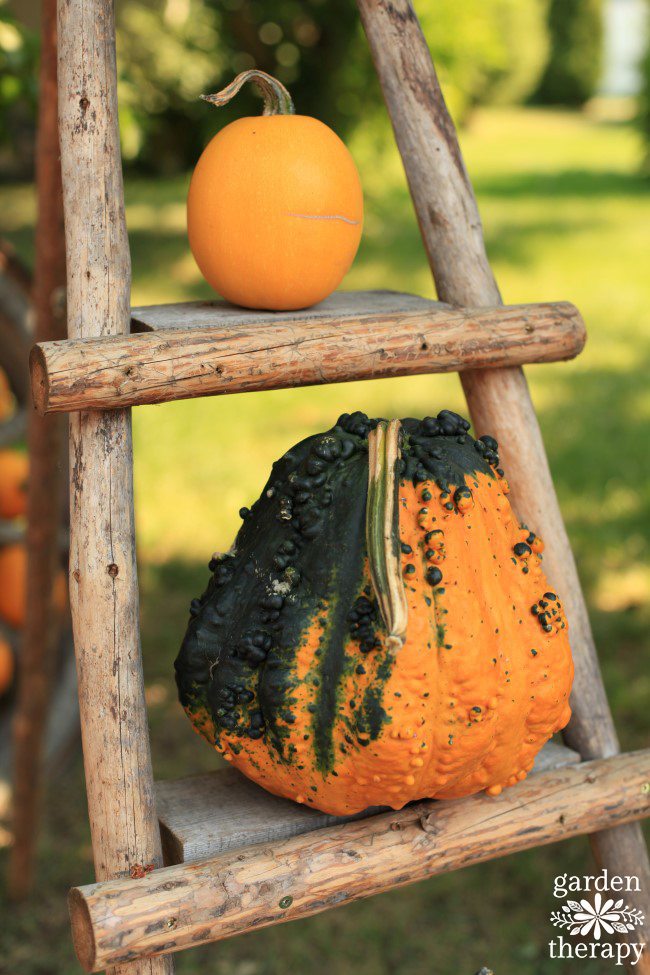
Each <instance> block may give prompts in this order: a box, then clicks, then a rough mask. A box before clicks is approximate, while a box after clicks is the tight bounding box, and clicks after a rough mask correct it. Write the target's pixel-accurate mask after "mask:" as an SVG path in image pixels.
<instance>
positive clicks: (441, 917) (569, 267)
mask: <svg viewBox="0 0 650 975" xmlns="http://www.w3.org/2000/svg"><path fill="white" fill-rule="evenodd" d="M462 143H463V151H464V153H465V158H466V162H467V166H468V169H469V171H470V174H471V176H472V179H473V181H474V185H475V187H476V190H477V194H478V197H479V203H480V208H481V213H482V217H483V222H484V227H485V233H486V240H487V246H488V251H489V256H490V259H491V261H492V264H493V267H494V270H495V272H496V276H497V280H498V282H499V284H500V286H501V289H502V293H503V295H504V299H505V300H506V301H507V302H519V301H542V300H553V299H568V300H570V301H573V302H575V304H577V306H578V307H579V308H580V310H581V311H582V313H583V315H584V317H585V320H586V323H587V328H588V333H589V341H588V344H587V347H586V349H585V351H584V353H583V354H582V355H581V356H580V357H579V358H578V359H577V360H576V361H574V362H572V363H563V364H557V365H548V366H538V367H531V368H530V369H528V370H527V373H528V378H529V381H530V384H531V387H532V392H533V398H534V401H535V404H536V406H537V409H538V413H539V417H540V422H541V425H542V429H543V433H544V436H545V441H546V444H547V449H548V453H549V459H550V463H551V467H552V470H553V474H554V477H555V482H556V485H557V490H558V494H559V498H560V503H561V506H562V510H563V512H564V515H565V517H566V520H567V525H568V529H569V533H570V536H571V540H572V543H573V546H574V550H575V552H576V556H577V560H578V565H579V569H580V573H581V576H582V579H583V582H584V585H585V591H586V594H587V597H588V600H589V604H590V608H591V612H592V618H593V622H594V627H595V631H596V637H597V642H598V644H599V649H600V654H601V660H602V664H603V670H604V675H605V680H606V684H607V687H608V691H609V694H610V699H611V702H612V706H613V710H614V712H615V717H616V720H617V725H618V729H619V732H620V737H621V740H622V744H623V746H624V747H626V748H631V747H643V746H647V745H648V744H649V741H648V737H649V736H648V720H647V714H648V708H649V706H650V666H649V664H650V639H649V636H648V632H649V623H650V562H649V559H648V538H649V536H650V531H649V529H650V469H649V468H650V463H649V457H650V450H649V448H650V422H649V421H650V384H649V383H648V378H647V377H648V375H649V369H650V301H649V299H650V293H649V292H650V288H649V287H648V266H647V256H648V244H649V240H648V226H649V224H650V200H649V191H650V184H649V183H648V181H647V180H644V179H643V178H642V177H641V176H640V175H638V165H639V162H640V159H641V147H640V144H639V141H638V139H637V136H636V134H635V132H634V131H633V129H632V128H631V127H629V126H626V125H624V124H614V123H608V122H603V121H596V120H595V119H593V118H589V117H588V116H581V115H574V114H570V113H561V112H551V111H542V110H522V109H508V110H490V111H484V112H481V113H479V114H477V115H476V116H475V118H474V119H473V122H472V125H471V126H470V127H469V129H468V130H467V131H466V132H465V133H464V134H463V137H462ZM351 148H352V151H353V153H354V155H355V158H356V159H357V162H358V165H359V168H360V171H361V175H362V181H363V184H364V189H365V196H366V223H365V231H364V238H363V242H362V245H361V249H360V251H359V255H358V258H357V261H356V262H355V265H354V267H353V269H352V271H351V272H350V274H349V276H348V278H347V279H346V281H345V287H346V288H349V289H357V288H377V287H382V288H393V289H398V290H404V291H415V292H419V293H421V294H424V295H427V296H433V288H432V283H431V276H430V272H429V269H428V267H427V263H426V259H425V256H424V252H423V249H422V246H421V243H420V239H419V236H418V230H417V225H416V222H415V218H414V216H413V213H412V208H411V204H410V198H409V196H408V191H407V189H406V185H405V181H404V177H403V173H402V169H401V164H400V161H399V157H398V156H397V154H396V152H395V150H394V148H393V147H392V145H391V143H390V141H389V140H388V139H386V137H385V133H383V132H381V131H379V130H375V129H374V128H368V129H365V130H360V131H359V132H358V133H357V135H356V136H355V138H354V141H353V143H352V146H351ZM187 182H188V180H187V178H177V179H165V180H154V179H149V180H143V179H138V180H129V181H128V182H127V187H126V195H127V222H128V225H129V231H130V236H131V243H132V249H133V270H134V289H133V292H134V293H133V300H134V304H138V303H147V302H158V301H174V300H182V299H187V298H204V297H209V295H210V292H209V289H208V288H207V286H206V285H205V284H204V283H203V282H202V280H201V279H200V277H199V275H198V272H197V271H196V268H195V266H194V264H193V261H192V258H191V256H190V254H189V250H188V247H187V243H186V239H185V232H184V196H185V192H186V187H187ZM0 213H2V220H3V224H4V227H3V229H2V232H3V233H4V235H5V236H8V237H10V239H12V240H14V241H15V243H16V245H17V246H18V247H19V249H20V251H21V253H23V254H24V255H25V256H26V257H28V258H29V256H30V254H31V247H32V243H31V241H32V226H33V199H32V194H31V191H30V189H29V188H26V187H12V188H7V187H2V188H0ZM444 407H449V408H452V409H457V410H459V411H461V412H462V411H463V410H464V403H463V400H462V394H461V391H460V385H459V383H458V381H457V379H456V377H450V376H446V377H414V378H405V379H392V380H382V381H376V382H374V383H351V384H347V385H341V386H330V387H319V388H315V389H306V390H289V391H277V392H273V393H265V394H252V393H249V394H245V395H240V396H233V397H224V398H214V399H212V400H201V401H195V402H184V403H176V404H170V405H165V406H157V407H143V408H140V409H138V410H137V411H135V412H134V420H133V422H134V437H135V449H136V471H135V473H136V492H137V494H136V505H137V524H138V534H139V552H140V559H141V563H142V576H141V588H142V632H143V646H144V655H145V670H146V683H147V696H148V701H149V705H150V719H151V725H152V747H153V755H154V765H155V768H156V772H157V774H158V775H159V776H172V775H177V774H180V773H187V772H190V771H192V770H203V769H207V768H210V767H213V765H214V759H213V756H212V754H211V752H210V750H209V749H208V748H207V747H205V746H202V744H201V742H200V741H199V740H198V739H197V738H196V737H195V736H194V735H193V733H192V732H191V730H190V728H189V725H188V723H187V722H186V720H185V718H184V716H183V715H182V714H181V713H180V709H179V707H178V705H177V704H176V701H175V692H174V688H173V681H172V679H171V666H172V661H173V658H174V656H175V654H176V650H177V646H178V643H179V641H180V639H181V636H182V633H183V631H184V626H185V619H186V610H187V606H188V604H189V601H190V598H191V597H192V596H194V595H196V594H198V593H199V591H200V590H201V589H202V587H203V585H204V583H205V581H206V579H207V569H206V568H205V566H206V564H207V561H208V558H209V557H210V555H211V553H212V552H213V551H215V550H222V549H224V548H225V547H228V546H229V545H230V543H231V541H232V537H233V535H234V533H235V531H236V529H237V525H238V523H239V519H238V517H237V511H238V509H239V508H240V507H241V506H242V505H247V504H250V503H251V502H252V501H253V500H254V499H255V498H256V497H257V495H258V493H259V491H260V489H261V487H262V485H263V483H264V481H265V480H266V477H267V476H268V472H269V469H270V465H271V463H272V461H273V460H274V459H275V458H276V457H277V456H279V455H280V454H281V453H282V452H283V451H284V450H285V449H286V448H288V447H289V446H290V445H291V444H292V443H294V442H296V441H297V440H299V439H301V438H302V437H304V436H307V435H308V434H310V433H313V432H315V431H317V430H320V429H325V428H326V427H328V426H330V425H331V424H332V423H333V422H334V421H335V419H336V417H337V416H338V414H339V413H341V412H343V411H347V412H350V411H352V410H355V409H361V410H364V411H365V412H368V413H370V414H374V415H384V416H391V415H396V416H406V415H416V416H420V415H424V414H427V413H434V412H437V411H438V410H439V409H441V408H444ZM533 527H538V526H533ZM541 533H542V534H543V526H542V528H541ZM42 853H43V857H42V863H43V867H42V876H41V880H40V883H39V890H38V893H37V895H36V896H35V898H34V901H33V902H32V903H31V904H29V905H27V906H26V907H25V908H24V909H21V910H20V911H17V912H16V914H15V921H14V923H13V924H12V925H11V926H10V927H9V928H7V927H4V931H3V934H2V939H3V941H4V942H6V948H5V949H4V951H3V961H0V970H2V965H3V964H5V963H7V964H8V965H9V967H8V968H7V971H21V972H23V973H27V975H42V973H50V972H52V973H57V975H58V973H65V975H67V973H68V972H71V973H72V972H75V971H77V970H78V969H77V967H76V963H75V961H74V959H73V955H72V951H71V948H70V946H69V939H68V933H67V919H66V909H65V903H64V895H65V890H66V888H67V886H69V885H70V884H71V883H73V882H75V883H76V882H85V881H88V880H90V879H91V876H92V871H91V863H90V848H89V842H88V836H87V830H86V825H85V800H84V796H83V785H82V773H81V769H80V765H79V763H78V762H77V763H76V764H73V765H72V766H71V768H70V769H69V770H68V771H66V772H65V774H63V775H62V777H60V778H59V779H57V780H56V781H55V782H53V783H52V785H51V787H50V789H49V795H48V806H47V814H46V823H45V829H44V834H43V840H42ZM564 872H569V873H580V874H583V873H590V872H592V868H591V865H590V861H589V856H588V846H587V843H586V842H585V841H583V840H574V841H571V842H569V843H565V844H562V845H560V846H555V847H551V848H549V849H547V850H544V851H537V852H531V853H526V854H520V855H518V856H516V857H512V858H509V859H508V860H504V861H496V862H493V863H491V864H486V865H483V866H478V867H473V868H472V869H470V870H466V871H463V872H461V873H459V874H456V875H453V876H449V877H441V878H434V879H432V880H431V881H429V882H426V883H423V884H420V885H418V886H416V887H411V888H406V889H404V890H400V891H394V892H392V893H390V894H385V895H382V896H380V897H378V898H375V899H372V900H370V901H366V902H362V903H359V904H356V905H352V906H350V907H348V908H346V909H344V910H339V911H334V912H330V913H328V914H326V915H324V916H321V917H316V918H313V919H310V920H307V921H304V922H300V923H298V924H295V925H291V926H280V927H278V928H274V929H269V930H268V931H259V932H256V933H254V934H251V935H248V936H246V937H245V938H241V939H236V940H233V941H229V942H226V943H224V944H222V945H216V946H210V947H207V948H203V949H196V950H194V951H192V952H187V953H184V954H183V955H180V956H177V967H178V970H179V971H180V972H183V973H188V975H189V973H191V975H199V973H202V975H203V973H205V975H207V973H210V975H226V973H228V975H280V973H285V972H291V971H300V970H309V971H312V972H314V973H315V975H325V973H328V975H329V973H330V972H332V971H334V972H335V973H337V975H348V973H352V972H353V971H354V972H355V973H357V972H358V973H359V975H384V973H385V975H388V973H394V972H396V973H400V975H401V973H404V975H407V973H408V975H433V973H436V975H452V973H453V975H471V973H472V972H474V971H476V970H477V969H478V968H480V967H481V965H488V966H489V967H491V968H493V969H494V970H495V971H500V972H503V973H505V972H513V971H519V972H530V973H534V975H546V973H551V972H552V971H555V970H556V966H557V964H558V963H557V962H553V961H551V960H549V957H548V954H549V952H548V942H549V941H550V940H551V938H552V937H553V936H554V930H555V929H553V928H552V927H551V925H550V923H549V921H548V916H549V914H550V912H551V910H553V909H555V908H556V907H557V904H556V903H555V902H554V898H553V896H552V887H553V884H552V878H553V877H554V876H555V875H557V874H560V873H564ZM604 964H605V963H601V962H595V961H580V962H575V963H573V966H575V967H572V963H571V962H567V961H565V962H564V968H563V970H564V971H566V972H572V971H575V972H579V973H580V975H600V973H601V972H602V973H604V972H606V971H609V970H610V969H609V968H606V967H604Z"/></svg>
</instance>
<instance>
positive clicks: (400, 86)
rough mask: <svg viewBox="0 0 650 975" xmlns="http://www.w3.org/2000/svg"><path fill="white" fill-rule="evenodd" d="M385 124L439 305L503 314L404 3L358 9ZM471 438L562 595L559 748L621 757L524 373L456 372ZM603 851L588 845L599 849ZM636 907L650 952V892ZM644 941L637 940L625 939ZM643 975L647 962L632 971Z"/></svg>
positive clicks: (628, 834) (627, 841)
mask: <svg viewBox="0 0 650 975" xmlns="http://www.w3.org/2000/svg"><path fill="white" fill-rule="evenodd" d="M357 3H358V7H359V10H360V13H361V17H362V20H363V24H364V28H365V31H366V35H367V37H368V41H369V44H370V48H371V51H372V55H373V59H374V61H375V65H376V67H377V71H378V75H379V79H380V82H381V85H382V89H383V93H384V97H385V100H386V103H387V106H388V110H389V113H390V116H391V121H392V124H393V129H394V131H395V137H396V140H397V144H398V146H399V149H400V152H401V155H402V160H403V163H404V168H405V170H406V175H407V179H408V183H409V188H410V191H411V195H412V197H413V201H414V203H415V208H416V212H417V215H418V222H419V225H420V230H421V232H422V237H423V241H424V245H425V249H426V252H427V256H428V259H429V263H430V265H431V269H432V272H433V276H434V278H435V282H436V287H437V292H438V297H439V298H440V300H441V301H445V302H447V303H449V304H451V305H458V306H465V307H470V306H471V307H475V306H490V307H493V306H495V305H497V304H499V302H500V300H501V298H500V294H499V289H498V287H497V285H496V282H495V280H494V276H493V274H492V271H491V270H490V266H489V263H488V260H487V257H486V254H485V246H484V242H483V234H482V228H481V220H480V217H479V213H478V208H477V205H476V200H475V197H474V193H473V190H472V187H471V183H470V181H469V177H468V175H467V171H466V169H465V165H464V162H463V159H462V155H461V152H460V147H459V144H458V138H457V136H456V132H455V129H454V126H453V123H452V121H451V118H450V117H449V113H448V112H447V108H446V106H445V103H444V98H443V96H442V93H441V90H440V85H439V83H438V79H437V76H436V72H435V69H434V66H433V63H432V61H431V55H430V53H429V49H428V47H427V44H426V41H425V39H424V37H423V35H422V30H421V28H420V25H419V23H418V20H417V17H416V15H415V12H414V9H413V5H412V3H411V2H410V0H391V2H387V0H357ZM461 381H462V383H463V388H464V391H465V395H466V398H467V403H468V406H469V410H470V414H471V417H472V421H473V423H474V427H475V430H476V435H477V436H480V435H482V434H484V433H490V434H491V435H492V436H494V437H496V439H497V440H498V442H499V444H500V452H501V460H502V465H503V467H504V468H505V470H506V475H507V477H508V482H509V484H510V487H511V494H510V498H511V501H512V503H513V505H514V507H515V509H516V511H517V512H518V514H519V516H520V518H521V519H522V520H523V521H524V522H526V523H527V524H529V525H530V526H531V528H533V529H534V530H535V531H536V532H538V533H539V534H540V535H542V537H543V538H544V541H545V542H546V551H545V557H544V558H545V563H544V568H545V572H546V574H547V576H548V579H549V581H550V582H551V584H552V586H553V588H554V589H556V590H557V591H558V592H559V593H560V594H561V596H562V600H563V602H564V606H565V609H566V614H567V618H568V621H569V628H570V639H571V646H572V650H573V658H574V662H575V670H576V676H575V682H574V691H573V694H572V696H571V707H572V709H573V717H572V719H571V723H570V725H569V727H568V729H567V730H566V733H565V740H566V742H567V744H568V745H570V746H571V747H572V748H575V749H576V750H577V751H579V752H580V753H581V755H582V756H583V757H584V758H594V757H597V756H607V755H613V754H616V753H617V751H618V738H617V735H616V730H615V728H614V723H613V721H612V716H611V713H610V710H609V706H608V703H607V698H606V695H605V690H604V686H603V682H602V676H601V673H600V668H599V665H598V658H597V655H596V649H595V645H594V640H593V636H592V633H591V627H590V624H589V618H588V615H587V610H586V607H585V602H584V597H583V595H582V590H581V587H580V580H579V578H578V574H577V570H576V566H575V561H574V558H573V553H572V551H571V547H570V545H569V541H568V538H567V534H566V529H565V527H564V523H563V520H562V515H561V513H560V510H559V506H558V502H557V497H556V494H555V490H554V487H553V481H552V478H551V474H550V471H549V467H548V461H547V459H546V454H545V451H544V445H543V443H542V438H541V434H540V430H539V424H538V422H537V418H536V416H535V411H534V409H533V406H532V403H531V400H530V394H529V391H528V386H527V383H526V380H525V377H524V374H523V372H522V370H521V369H520V368H515V369H512V368H510V369H491V370H483V371H468V372H464V373H461ZM615 835H618V836H620V838H621V842H620V844H617V843H616V841H615V839H612V837H607V838H605V839H604V840H603V843H604V847H603V850H602V851H601V852H602V855H601V854H598V853H597V857H598V859H599V860H602V862H603V864H604V865H605V866H607V868H608V870H609V871H610V872H611V873H615V874H619V875H623V874H629V875H634V874H635V871H637V872H638V871H641V872H642V873H644V874H648V871H650V867H649V865H648V853H647V849H646V847H645V843H644V841H643V836H642V834H641V831H640V828H639V827H638V825H632V826H626V827H622V828H621V829H620V830H617V833H616V834H615ZM599 843H600V840H599V839H598V837H595V838H593V840H592V845H594V848H595V849H596V850H598V846H599ZM635 905H636V906H637V907H639V908H640V909H641V910H642V911H643V913H644V915H645V917H646V924H645V927H644V931H643V938H645V940H646V941H648V942H649V943H650V885H648V887H646V888H645V890H644V891H643V893H642V894H639V895H637V897H636V900H635ZM632 937H633V938H634V939H636V940H639V931H638V929H637V930H636V932H635V933H634V934H633V935H632ZM642 965H645V966H647V967H646V968H645V969H644V973H643V975H648V973H650V952H649V953H647V956H646V958H645V959H642V962H640V963H639V964H638V965H637V966H636V967H635V968H634V971H635V972H636V973H637V975H641V967H642Z"/></svg>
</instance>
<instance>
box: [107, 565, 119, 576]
mask: <svg viewBox="0 0 650 975" xmlns="http://www.w3.org/2000/svg"><path fill="white" fill-rule="evenodd" d="M106 571H107V572H108V574H109V576H110V577H111V579H114V578H115V576H116V575H117V574H118V572H119V571H120V570H119V568H118V566H116V565H115V562H111V564H110V565H109V567H108V569H107V570H106Z"/></svg>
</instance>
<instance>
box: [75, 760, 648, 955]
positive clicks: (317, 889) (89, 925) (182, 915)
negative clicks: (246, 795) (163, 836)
mask: <svg viewBox="0 0 650 975" xmlns="http://www.w3.org/2000/svg"><path fill="white" fill-rule="evenodd" d="M649 778H650V749H647V750H646V751H641V752H633V753H631V754H628V755H616V756H614V757H612V758H605V759H597V760H595V761H591V762H583V763H581V764H579V765H572V766H567V767H566V768H560V769H557V768H556V769H550V770H548V771H545V772H540V773H539V774H538V775H531V776H529V778H528V779H526V780H525V781H524V782H520V783H518V784H517V785H514V786H512V787H511V788H509V789H505V790H504V792H503V793H502V794H501V795H500V796H498V797H496V798H492V797H490V796H487V795H486V794H485V793H481V794H479V795H476V796H470V797H469V798H467V799H453V800H446V801H441V802H420V803H415V804H413V805H410V806H406V807H405V808H404V809H402V810H400V811H399V812H389V813H381V814H379V815H376V816H371V817H369V818H368V819H363V820H358V821H356V822H351V823H342V824H341V825H338V826H330V827H328V828H326V829H318V830H315V831H314V832H312V833H309V834H307V835H306V836H293V837H290V838H289V839H286V840H283V841H281V842H276V843H273V844H271V843H262V844H259V845H257V846H254V847H249V848H247V849H246V850H243V851H242V850H240V851H239V852H238V851H236V850H234V851H233V850H231V851H229V852H227V853H222V854H220V855H218V856H216V857H213V858H210V859H207V860H202V861H199V862H197V863H179V864H176V865H174V866H170V867H163V868H161V869H158V870H151V871H146V870H144V869H143V870H142V873H143V874H144V876H140V877H139V879H130V878H128V877H127V878H126V879H124V878H122V879H115V880H107V881H103V882H102V883H96V884H88V885H87V886H85V887H75V888H73V889H72V891H71V892H70V902H69V903H70V916H71V919H72V930H73V937H74V941H75V947H76V948H77V952H78V955H79V958H80V961H81V962H82V964H83V965H84V967H85V968H86V971H98V970H102V969H104V968H108V967H110V966H111V965H116V964H121V963H123V962H131V961H133V960H135V959H137V958H142V957H145V956H148V955H152V954H160V953H165V952H170V951H178V950H180V949H181V948H187V947H190V946H192V945H199V944H206V943H208V942H210V941H218V940H220V939H221V938H227V937H230V936H232V935H234V934H240V933H243V932H244V931H250V930H254V929H257V928H260V927H266V926H268V925H270V924H278V923H281V922H283V921H293V920H297V919H298V918H302V917H308V916H309V915H310V914H316V913H318V912H319V911H324V910H326V909H327V908H329V907H335V906H339V905H342V904H345V903H349V902H351V901H354V900H358V899H359V898H362V897H369V896H370V895H372V894H378V893H381V892H382V891H386V890H390V889H392V888H394V887H401V886H404V885H405V884H409V883H413V882H415V881H417V880H423V879H425V878H426V877H430V876H432V875H434V874H438V873H448V872H449V871H451V870H455V869H459V868H461V867H466V866H470V865H472V864H474V863H480V862H481V861H484V860H491V859H494V858H496V857H500V856H505V855H506V854H507V853H514V852H517V851H519V850H527V849H530V848H531V847H534V846H542V845H544V844H546V843H554V842H556V841H557V840H560V839H563V838H565V837H568V836H576V835H580V834H584V833H592V832H594V831H596V830H599V829H609V828H610V827H612V826H617V825H619V824H621V823H626V822H632V821H634V820H636V819H641V818H642V817H644V816H647V815H648V813H650V794H649V793H648V789H647V783H648V779H649Z"/></svg>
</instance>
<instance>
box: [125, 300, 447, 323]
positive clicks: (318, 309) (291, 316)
mask: <svg viewBox="0 0 650 975" xmlns="http://www.w3.org/2000/svg"><path fill="white" fill-rule="evenodd" d="M445 308H448V306H447V305H444V304H443V303H442V302H441V301H432V300H431V299H430V298H422V297H421V296H420V295H412V294H409V293H408V292H404V291H333V292H332V294H331V295H328V297H327V298H324V299H323V301H319V302H318V304H317V305H312V306H311V308H301V309H298V311H263V310H260V311H256V310H254V309H252V308H240V307H239V306H238V305H231V304H230V303H229V302H227V301H221V300H216V301H182V302H180V303H178V304H172V305H169V304H167V305H141V306H139V307H136V308H132V309H131V331H132V332H148V331H159V330H160V329H176V328H208V327H209V326H211V325H265V324H271V323H278V322H280V323H283V324H284V323H287V324H289V323H293V324H294V325H300V324H302V323H304V322H323V321H331V322H336V323H338V322H340V321H341V320H347V319H355V318H358V317H359V316H365V317H367V318H373V317H379V318H381V317H383V316H388V315H392V314H395V315H404V314H407V313H409V312H413V313H414V314H416V313H417V312H423V311H428V312H433V311H442V310H444V309H445Z"/></svg>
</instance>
